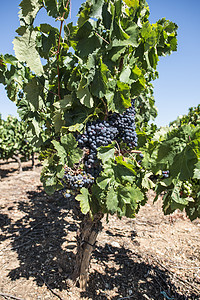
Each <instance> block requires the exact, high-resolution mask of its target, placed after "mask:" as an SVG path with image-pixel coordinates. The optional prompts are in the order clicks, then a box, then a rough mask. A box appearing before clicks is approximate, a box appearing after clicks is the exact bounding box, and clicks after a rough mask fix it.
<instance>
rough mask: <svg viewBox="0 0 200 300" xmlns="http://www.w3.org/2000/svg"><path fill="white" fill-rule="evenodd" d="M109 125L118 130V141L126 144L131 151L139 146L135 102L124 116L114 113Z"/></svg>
mask: <svg viewBox="0 0 200 300" xmlns="http://www.w3.org/2000/svg"><path fill="white" fill-rule="evenodd" d="M109 123H110V125H111V126H113V127H115V128H117V130H118V135H117V136H116V140H117V141H119V142H120V141H122V142H124V143H126V144H127V146H128V147H130V148H131V149H132V148H134V147H136V146H137V134H136V132H135V128H136V126H135V109H134V102H132V106H131V107H130V108H128V109H127V110H126V111H125V112H124V113H123V114H116V113H114V114H113V115H111V116H110V118H109Z"/></svg>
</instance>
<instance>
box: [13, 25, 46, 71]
mask: <svg viewBox="0 0 200 300" xmlns="http://www.w3.org/2000/svg"><path fill="white" fill-rule="evenodd" d="M36 36H37V34H36V32H35V31H30V30H29V29H26V32H25V33H24V34H23V36H17V37H16V38H15V39H14V41H13V44H14V51H15V55H16V57H17V59H18V60H19V61H20V62H26V63H27V66H28V67H29V68H30V69H31V71H33V72H34V73H35V74H36V75H38V76H40V75H42V74H43V73H44V70H43V66H42V63H41V60H40V55H39V53H38V51H37V50H36Z"/></svg>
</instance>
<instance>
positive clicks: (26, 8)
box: [19, 0, 42, 25]
mask: <svg viewBox="0 0 200 300" xmlns="http://www.w3.org/2000/svg"><path fill="white" fill-rule="evenodd" d="M19 6H20V7H21V10H20V12H19V16H20V18H21V20H22V19H23V20H24V22H25V24H26V25H32V23H33V21H34V19H35V17H36V15H37V13H38V11H39V10H40V8H42V4H41V1H40V0H22V1H21V3H20V5H19Z"/></svg>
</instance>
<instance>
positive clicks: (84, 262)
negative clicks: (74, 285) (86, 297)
mask: <svg viewBox="0 0 200 300" xmlns="http://www.w3.org/2000/svg"><path fill="white" fill-rule="evenodd" d="M102 218H103V214H102V213H101V212H100V213H98V214H95V215H94V216H93V218H91V216H90V215H89V214H87V215H85V216H84V218H83V220H82V222H81V224H80V229H79V231H78V234H77V254H76V262H75V268H74V272H73V275H72V279H73V281H76V280H78V279H79V282H80V288H81V290H83V291H84V290H86V288H87V282H88V269H89V264H90V258H91V254H92V251H93V249H94V246H95V242H96V239H97V236H98V233H99V232H100V231H101V229H102V222H101V219H102Z"/></svg>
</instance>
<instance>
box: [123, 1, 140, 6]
mask: <svg viewBox="0 0 200 300" xmlns="http://www.w3.org/2000/svg"><path fill="white" fill-rule="evenodd" d="M124 2H125V3H126V5H128V7H133V8H137V7H138V6H139V0H124Z"/></svg>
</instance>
